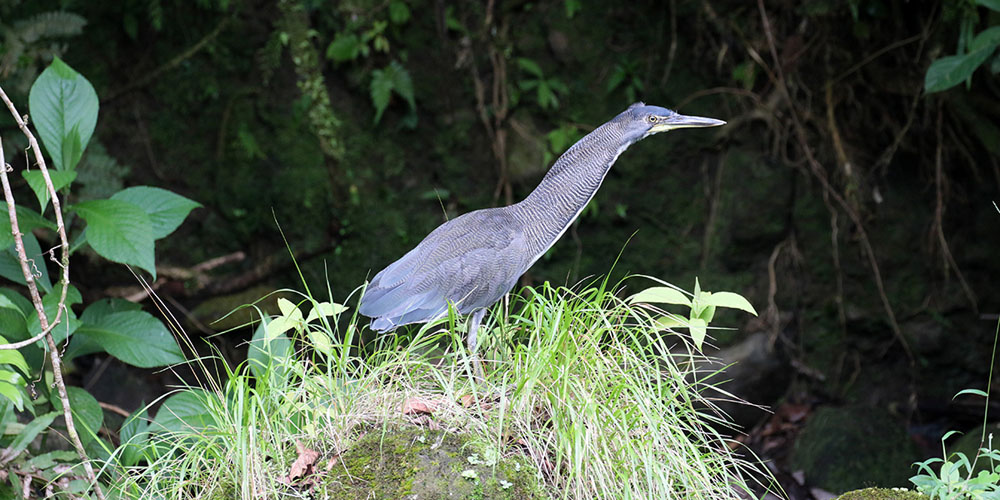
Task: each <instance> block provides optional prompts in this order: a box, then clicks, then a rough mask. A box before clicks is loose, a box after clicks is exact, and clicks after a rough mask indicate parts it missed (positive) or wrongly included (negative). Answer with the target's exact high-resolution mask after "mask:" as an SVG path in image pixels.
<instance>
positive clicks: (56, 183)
mask: <svg viewBox="0 0 1000 500" xmlns="http://www.w3.org/2000/svg"><path fill="white" fill-rule="evenodd" d="M21 177H24V180H26V181H28V186H30V187H31V190H32V191H34V192H35V197H36V198H38V205H39V206H40V207H41V211H42V212H44V211H45V207H46V206H48V204H49V188H48V186H46V185H45V176H44V175H42V171H41V170H22V171H21ZM49 178H50V179H52V187H53V188H55V190H56V191H59V190H60V189H62V188H64V187H66V186H68V185H70V183H71V182H73V180H75V179H76V172H75V171H72V170H49Z"/></svg>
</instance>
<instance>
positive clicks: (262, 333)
mask: <svg viewBox="0 0 1000 500" xmlns="http://www.w3.org/2000/svg"><path fill="white" fill-rule="evenodd" d="M296 311H298V310H296ZM284 318H285V316H278V317H276V318H272V319H271V320H266V319H265V320H264V321H261V322H260V324H259V325H258V326H257V330H255V331H254V334H253V338H252V339H251V340H250V347H249V349H248V350H247V364H249V365H250V371H251V372H253V374H254V376H255V377H257V378H258V379H261V380H263V378H264V377H265V376H266V375H268V374H270V375H271V378H270V382H271V383H272V385H274V384H275V383H277V382H281V381H282V380H284V379H285V378H286V377H287V374H288V372H289V369H290V367H289V366H288V363H290V362H291V361H290V357H291V355H292V341H291V339H289V338H288V336H287V335H285V334H284V333H283V332H284V331H285V330H287V329H283V327H281V328H277V329H276V328H275V327H274V326H272V325H273V324H276V322H279V321H283V320H284ZM298 318H299V320H301V319H302V313H301V312H299V313H298ZM279 330H280V331H279Z"/></svg>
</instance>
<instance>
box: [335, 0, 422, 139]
mask: <svg viewBox="0 0 1000 500" xmlns="http://www.w3.org/2000/svg"><path fill="white" fill-rule="evenodd" d="M384 7H385V12H381V11H377V12H376V13H375V14H377V15H379V16H384V17H379V18H374V19H372V20H371V21H370V22H368V21H364V20H360V21H352V22H351V23H350V24H349V26H348V27H347V28H346V29H344V30H342V31H341V32H339V33H337V35H336V36H335V37H334V38H333V41H331V42H330V44H329V45H328V46H327V49H326V57H327V58H328V59H332V60H333V61H334V62H337V63H346V62H351V61H355V60H357V59H361V58H365V57H368V56H369V55H371V54H373V53H377V52H381V53H383V54H389V48H390V45H389V38H388V35H387V31H388V29H389V27H390V26H400V25H404V24H406V23H407V22H409V20H410V8H409V7H408V6H407V5H406V3H405V2H403V1H402V0H392V1H390V2H389V3H388V4H385V5H384ZM368 90H369V94H370V95H371V99H372V105H374V106H375V123H376V124H377V123H378V122H379V121H380V120H381V119H382V114H383V113H384V112H385V110H386V108H387V107H388V106H389V101H390V99H391V97H392V94H393V93H395V94H396V95H398V96H400V97H402V98H403V100H405V101H406V103H407V104H409V107H410V114H409V116H408V117H407V118H406V119H405V120H404V122H403V125H404V126H406V127H409V128H413V127H415V126H416V116H417V115H416V110H417V104H416V98H415V97H414V93H413V81H412V79H411V78H410V73H409V71H407V70H406V68H405V67H404V66H403V65H402V64H400V63H399V61H396V60H393V61H390V62H389V64H387V65H386V66H384V67H382V68H380V69H375V70H372V71H371V80H370V84H369V86H368Z"/></svg>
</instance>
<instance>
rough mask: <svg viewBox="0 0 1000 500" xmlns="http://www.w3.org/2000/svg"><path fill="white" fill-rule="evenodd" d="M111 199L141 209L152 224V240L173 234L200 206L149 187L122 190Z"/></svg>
mask: <svg viewBox="0 0 1000 500" xmlns="http://www.w3.org/2000/svg"><path fill="white" fill-rule="evenodd" d="M111 199H112V200H121V201H127V202H129V203H132V204H134V205H137V206H139V207H140V208H142V209H143V211H145V212H146V215H148V216H149V220H150V222H152V223H153V239H154V240H158V239H160V238H162V237H164V236H166V235H168V234H170V233H172V232H174V230H175V229H177V226H180V225H181V223H182V222H184V219H185V218H186V217H187V216H188V214H189V213H190V212H191V210H194V209H195V208H197V207H200V206H201V203H198V202H196V201H192V200H189V199H187V198H185V197H183V196H181V195H179V194H176V193H172V192H170V191H167V190H166V189H160V188H156V187H149V186H135V187H130V188H128V189H123V190H121V191H119V192H117V193H115V194H114V195H113V196H111Z"/></svg>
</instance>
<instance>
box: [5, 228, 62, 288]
mask: <svg viewBox="0 0 1000 500" xmlns="http://www.w3.org/2000/svg"><path fill="white" fill-rule="evenodd" d="M8 227H9V225H8ZM22 232H24V230H22ZM21 239H22V240H23V241H24V253H25V255H27V257H28V269H29V270H30V271H31V272H32V273H34V274H35V283H36V284H37V285H38V287H39V288H40V289H41V291H43V292H48V291H49V290H52V281H51V280H49V270H48V268H47V267H46V266H45V263H46V262H47V259H48V256H46V255H44V254H42V247H41V246H39V244H38V239H37V238H35V235H34V234H31V233H30V232H24V235H23V236H22V237H21ZM0 276H3V277H4V278H7V279H9V280H11V281H13V282H14V283H17V284H20V285H24V284H25V281H24V273H22V272H21V262H20V260H19V259H18V256H17V252H16V251H14V247H10V248H7V249H6V250H4V251H0Z"/></svg>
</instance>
